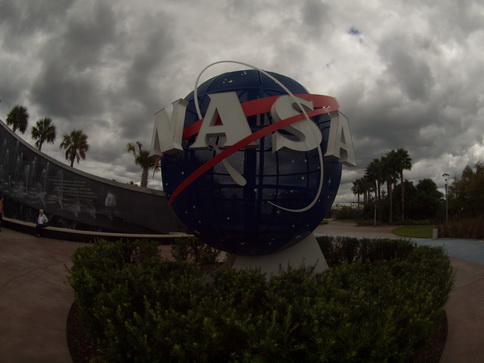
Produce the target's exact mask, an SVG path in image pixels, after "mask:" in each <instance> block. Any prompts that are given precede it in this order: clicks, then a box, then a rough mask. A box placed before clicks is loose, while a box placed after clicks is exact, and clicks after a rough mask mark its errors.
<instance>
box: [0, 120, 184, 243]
mask: <svg viewBox="0 0 484 363" xmlns="http://www.w3.org/2000/svg"><path fill="white" fill-rule="evenodd" d="M0 193H2V194H3V195H4V196H5V200H4V216H5V217H8V218H12V219H16V220H20V221H25V222H35V220H36V217H37V214H38V210H39V209H44V210H45V213H46V215H47V216H48V218H49V225H51V226H55V227H62V228H70V229H75V230H87V231H101V232H117V233H140V234H142V233H168V232H175V231H180V230H182V229H183V227H182V225H181V223H180V222H179V220H178V218H177V217H176V216H175V214H174V213H173V212H172V210H171V208H170V207H169V205H168V200H167V199H166V198H165V195H164V193H163V192H162V191H159V190H154V189H146V188H140V187H136V186H130V185H128V184H122V183H118V182H114V181H110V180H107V179H104V178H100V177H97V176H94V175H91V174H88V173H85V172H83V171H80V170H76V169H74V168H71V167H70V166H68V165H67V164H63V163H61V162H59V161H57V160H55V159H53V158H51V157H49V156H48V155H45V154H43V153H42V152H39V151H38V150H37V149H36V148H34V147H33V146H31V145H30V144H28V143H27V142H25V141H24V140H22V139H21V138H20V137H19V136H17V135H16V134H15V133H13V132H12V131H11V130H10V129H9V128H8V126H7V125H6V124H5V123H4V122H2V121H1V120H0Z"/></svg>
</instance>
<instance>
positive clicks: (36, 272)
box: [0, 228, 80, 363]
mask: <svg viewBox="0 0 484 363" xmlns="http://www.w3.org/2000/svg"><path fill="white" fill-rule="evenodd" d="M79 245H80V244H78V243H75V242H65V241H58V240H52V239H47V238H36V237H34V236H32V235H28V234H23V233H20V232H16V231H12V230H9V229H6V228H2V231H1V232H0V360H1V361H2V362H4V363H10V362H11V363H18V362H52V363H55V362H59V363H66V362H71V361H72V360H71V357H70V354H69V349H68V347H67V339H66V321H67V315H68V313H69V309H70V307H71V305H72V302H73V300H74V293H73V290H72V289H71V287H70V286H69V284H68V283H67V281H66V275H67V273H66V271H65V265H67V266H70V260H69V256H70V255H71V254H72V253H73V252H74V251H75V249H76V248H77V247H78V246H79Z"/></svg>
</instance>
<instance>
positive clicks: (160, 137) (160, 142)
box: [150, 99, 188, 156]
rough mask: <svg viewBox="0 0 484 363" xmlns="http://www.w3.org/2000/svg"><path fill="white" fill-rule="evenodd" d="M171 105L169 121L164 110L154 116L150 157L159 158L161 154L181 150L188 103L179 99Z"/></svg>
mask: <svg viewBox="0 0 484 363" xmlns="http://www.w3.org/2000/svg"><path fill="white" fill-rule="evenodd" d="M172 105H173V113H172V115H171V120H170V118H169V117H168V113H167V112H166V110H165V109H164V108H163V109H162V110H161V111H159V112H157V113H156V114H155V125H154V127H153V136H152V137H151V152H150V156H152V155H157V156H161V155H162V154H163V153H173V152H176V151H180V150H183V148H182V146H181V141H182V137H183V126H184V122H185V113H186V110H187V105H188V102H187V101H185V100H182V99H179V100H178V101H175V102H173V103H172Z"/></svg>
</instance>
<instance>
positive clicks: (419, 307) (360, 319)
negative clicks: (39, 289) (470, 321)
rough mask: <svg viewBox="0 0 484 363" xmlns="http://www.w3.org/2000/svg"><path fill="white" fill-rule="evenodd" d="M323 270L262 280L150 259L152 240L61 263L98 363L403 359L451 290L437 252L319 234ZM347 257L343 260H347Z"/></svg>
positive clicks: (449, 272) (91, 250)
mask: <svg viewBox="0 0 484 363" xmlns="http://www.w3.org/2000/svg"><path fill="white" fill-rule="evenodd" d="M319 242H320V244H321V246H322V249H323V251H324V253H325V254H328V255H327V256H326V257H327V258H328V262H330V264H331V265H332V266H334V267H332V268H331V269H329V270H328V271H326V272H324V273H316V272H315V271H314V270H313V269H311V268H298V269H296V268H294V269H290V270H289V271H287V272H283V273H281V274H280V275H279V276H275V277H272V278H266V276H265V275H263V274H262V273H260V271H257V270H251V271H235V270H230V269H229V270H224V271H220V272H217V273H215V274H214V275H213V279H212V280H211V283H210V284H206V283H205V280H204V279H203V278H202V276H201V274H200V270H199V268H198V265H196V264H191V263H185V262H168V261H162V260H161V259H160V258H159V257H158V254H157V246H156V245H155V244H153V243H148V242H144V241H136V242H132V243H119V242H118V243H114V242H103V241H100V242H97V243H96V244H94V245H91V246H87V247H82V248H80V249H78V250H77V251H76V253H75V254H74V256H73V261H74V265H73V267H72V269H71V270H70V276H69V280H70V283H71V285H72V286H73V288H74V290H75V295H76V303H77V304H78V307H79V309H80V319H81V322H82V323H83V325H84V326H85V327H86V329H87V330H88V332H89V335H90V336H91V337H92V338H93V339H94V341H95V344H96V346H97V347H99V349H100V352H101V357H100V359H99V360H101V361H102V360H104V361H109V362H170V361H172V362H180V361H193V362H195V361H196V362H213V361H223V362H225V361H239V362H249V361H250V362H254V361H258V362H276V361H277V362H280V361H284V362H301V361H310V362H311V361H314V362H360V361H362V360H364V361H370V362H383V361H402V362H403V361H409V360H411V357H412V354H413V353H414V352H415V350H416V349H418V348H419V347H421V346H423V345H424V344H425V343H426V340H427V339H428V337H429V335H430V333H431V332H432V330H433V328H434V324H435V321H436V318H437V316H438V315H439V314H440V313H441V312H442V309H443V307H444V304H445V302H446V300H447V297H448V294H449V293H450V291H451V288H452V284H453V276H454V274H453V269H452V268H451V266H450V262H449V259H448V258H447V257H446V256H445V254H444V253H443V251H442V249H440V248H429V247H417V246H415V245H414V244H413V243H411V242H408V241H404V240H399V241H396V240H387V241H383V240H373V241H370V240H364V241H361V243H358V240H354V239H339V240H332V239H325V238H322V239H321V238H320V239H319ZM348 262H352V263H348Z"/></svg>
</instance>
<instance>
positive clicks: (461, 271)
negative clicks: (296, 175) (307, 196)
mask: <svg viewBox="0 0 484 363" xmlns="http://www.w3.org/2000/svg"><path fill="white" fill-rule="evenodd" d="M393 228H394V227H357V226H354V225H352V224H347V223H337V222H331V223H330V224H328V225H322V226H320V227H318V229H317V230H316V233H318V234H328V235H340V236H342V235H346V236H360V237H395V236H394V235H393V234H392V233H391V230H392V229H393ZM416 242H417V243H421V244H438V245H443V246H444V248H446V250H447V252H448V254H449V256H451V261H452V264H453V266H454V267H455V268H456V269H457V278H456V286H455V288H454V290H453V291H452V293H451V296H450V298H449V302H448V304H447V306H446V311H447V316H448V321H449V334H448V339H447V345H446V347H445V350H444V353H443V356H442V359H441V362H443V363H447V362H452V363H454V362H459V363H461V362H479V361H482V357H483V356H484V344H483V342H484V241H456V240H416ZM80 245H81V244H79V243H75V242H66V241H59V240H53V239H47V238H35V237H34V236H30V235H27V234H23V233H19V232H16V231H12V230H8V229H5V228H3V229H2V231H1V232H0V361H1V362H2V363H18V362H50V363H55V362H61V363H66V362H71V361H72V360H71V358H70V354H69V350H68V347H67V339H66V320H67V315H68V312H69V309H70V307H71V305H72V302H73V300H74V294H73V291H72V289H71V287H70V286H69V284H68V283H67V281H66V275H67V274H66V270H65V266H70V264H71V263H70V256H71V255H72V253H73V252H74V251H75V250H76V248H78V247H79V246H80Z"/></svg>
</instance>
